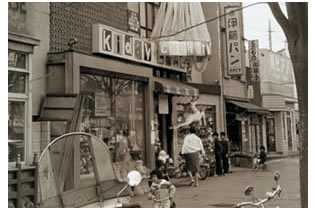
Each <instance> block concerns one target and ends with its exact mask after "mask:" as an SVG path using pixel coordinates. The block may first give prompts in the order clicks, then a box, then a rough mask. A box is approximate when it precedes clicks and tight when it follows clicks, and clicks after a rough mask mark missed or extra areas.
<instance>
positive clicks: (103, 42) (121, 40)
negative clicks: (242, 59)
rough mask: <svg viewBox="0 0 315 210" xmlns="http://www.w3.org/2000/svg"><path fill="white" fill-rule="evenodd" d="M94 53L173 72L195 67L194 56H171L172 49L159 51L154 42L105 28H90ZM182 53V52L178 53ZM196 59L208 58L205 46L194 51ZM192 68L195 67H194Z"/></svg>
mask: <svg viewBox="0 0 315 210" xmlns="http://www.w3.org/2000/svg"><path fill="white" fill-rule="evenodd" d="M92 36H93V44H92V51H93V53H101V54H107V55H111V56H115V57H120V58H124V59H128V60H133V61H136V62H141V63H145V64H149V65H154V66H159V67H162V68H168V69H172V70H177V71H182V72H186V69H187V64H189V63H190V64H191V65H192V66H193V67H194V66H197V64H196V61H195V60H194V59H196V58H195V57H194V56H189V55H183V56H181V55H182V54H178V56H174V55H170V54H171V53H172V52H171V51H170V49H171V48H172V49H173V47H172V46H170V45H166V44H165V43H160V47H158V45H157V44H156V43H155V42H150V41H147V40H145V39H140V38H137V37H133V36H131V35H130V34H128V33H126V32H122V31H119V30H117V29H114V28H111V27H108V26H104V25H101V24H95V25H93V33H92ZM177 51H181V50H177ZM195 51H196V52H195V53H192V54H194V55H196V56H207V55H210V49H209V45H208V44H207V43H198V45H196V48H195ZM194 64H195V65H194Z"/></svg>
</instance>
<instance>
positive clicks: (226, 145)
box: [220, 132, 230, 175]
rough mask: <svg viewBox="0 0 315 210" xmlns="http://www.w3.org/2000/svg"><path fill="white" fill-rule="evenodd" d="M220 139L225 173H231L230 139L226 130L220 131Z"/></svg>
mask: <svg viewBox="0 0 315 210" xmlns="http://www.w3.org/2000/svg"><path fill="white" fill-rule="evenodd" d="M220 139H221V143H222V164H223V173H224V175H227V174H228V173H229V168H230V163H229V153H230V148H229V147H230V145H229V139H228V138H226V135H225V132H221V133H220Z"/></svg>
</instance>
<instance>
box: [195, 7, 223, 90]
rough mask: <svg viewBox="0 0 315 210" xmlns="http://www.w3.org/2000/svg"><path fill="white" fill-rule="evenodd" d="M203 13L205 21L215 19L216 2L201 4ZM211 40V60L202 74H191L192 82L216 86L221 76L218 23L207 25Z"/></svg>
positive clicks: (213, 22) (216, 13) (217, 12)
mask: <svg viewBox="0 0 315 210" xmlns="http://www.w3.org/2000/svg"><path fill="white" fill-rule="evenodd" d="M201 6H202V9H203V13H204V16H205V19H206V20H209V19H212V18H214V17H217V16H218V14H219V10H218V2H202V3H201ZM207 26H208V31H209V33H210V38H211V59H210V61H209V63H208V66H207V69H206V70H205V71H204V72H203V73H198V72H196V71H193V72H192V82H194V83H202V84H216V82H215V81H216V80H218V81H220V74H221V49H220V48H221V46H220V26H219V21H212V22H209V23H207Z"/></svg>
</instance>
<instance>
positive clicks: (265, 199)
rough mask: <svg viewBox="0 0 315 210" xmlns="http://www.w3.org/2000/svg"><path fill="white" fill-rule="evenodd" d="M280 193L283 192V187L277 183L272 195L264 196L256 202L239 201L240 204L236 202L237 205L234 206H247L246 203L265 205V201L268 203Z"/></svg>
mask: <svg viewBox="0 0 315 210" xmlns="http://www.w3.org/2000/svg"><path fill="white" fill-rule="evenodd" d="M280 193H281V187H280V185H277V188H276V189H275V190H274V191H273V192H272V194H271V195H268V197H267V198H264V199H262V200H260V201H258V202H256V203H254V202H250V201H249V202H242V203H239V204H236V206H235V207H234V208H241V207H242V206H246V205H250V206H256V207H257V206H258V207H259V206H261V205H263V204H264V203H266V202H267V201H269V200H271V199H273V198H274V197H275V196H276V195H278V196H280Z"/></svg>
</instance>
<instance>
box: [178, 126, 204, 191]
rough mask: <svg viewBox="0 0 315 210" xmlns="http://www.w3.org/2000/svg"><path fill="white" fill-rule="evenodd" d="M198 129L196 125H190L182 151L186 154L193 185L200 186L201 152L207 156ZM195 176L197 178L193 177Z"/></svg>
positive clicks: (187, 166)
mask: <svg viewBox="0 0 315 210" xmlns="http://www.w3.org/2000/svg"><path fill="white" fill-rule="evenodd" d="M196 132H197V129H196V127H195V126H194V125H192V126H191V127H190V134H188V135H186V136H185V138H184V144H183V146H182V151H181V153H182V154H183V155H184V156H185V161H186V168H187V171H188V175H189V177H190V178H191V185H193V184H195V186H196V187H197V186H198V181H199V170H200V160H199V154H200V152H201V154H202V155H203V157H204V158H205V150H204V148H203V145H202V141H201V139H200V138H199V137H198V136H197V135H196ZM193 175H194V176H195V180H194V178H193Z"/></svg>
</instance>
